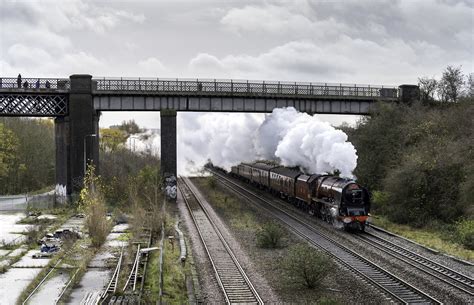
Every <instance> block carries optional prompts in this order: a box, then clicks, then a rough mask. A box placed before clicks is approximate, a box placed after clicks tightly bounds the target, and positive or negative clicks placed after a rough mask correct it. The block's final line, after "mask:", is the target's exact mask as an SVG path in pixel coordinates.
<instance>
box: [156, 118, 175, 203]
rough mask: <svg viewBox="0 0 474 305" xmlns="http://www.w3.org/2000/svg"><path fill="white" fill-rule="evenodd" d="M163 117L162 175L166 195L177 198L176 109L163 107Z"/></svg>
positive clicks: (173, 198) (172, 198)
mask: <svg viewBox="0 0 474 305" xmlns="http://www.w3.org/2000/svg"><path fill="white" fill-rule="evenodd" d="M160 118H161V177H162V178H163V179H164V183H165V187H166V196H167V197H168V199H171V200H176V178H177V165H176V153H177V150H176V110H172V109H163V110H161V111H160Z"/></svg>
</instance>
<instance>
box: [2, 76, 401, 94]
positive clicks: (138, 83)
mask: <svg viewBox="0 0 474 305" xmlns="http://www.w3.org/2000/svg"><path fill="white" fill-rule="evenodd" d="M93 82H94V84H93V86H94V91H96V92H100V91H121V92H131V93H140V92H144V93H145V92H147V93H153V92H169V93H183V94H186V93H195V94H235V95H238V94H241V95H251V96H259V95H263V96H267V95H286V96H295V95H296V96H334V97H380V98H392V99H393V98H398V94H399V92H398V88H397V87H392V86H371V85H356V84H354V85H352V84H351V85H350V84H325V83H297V82H294V83H292V82H267V81H246V80H215V79H214V80H211V79H159V78H157V79H141V78H138V79H122V78H120V79H114V78H94V79H93ZM70 88H71V85H70V80H69V79H67V78H22V79H21V80H18V79H17V78H13V77H8V78H0V90H2V89H6V90H9V91H11V90H15V91H17V90H25V91H36V90H38V91H39V92H41V91H45V92H48V91H68V90H70Z"/></svg>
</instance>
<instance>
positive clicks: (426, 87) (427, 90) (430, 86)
mask: <svg viewBox="0 0 474 305" xmlns="http://www.w3.org/2000/svg"><path fill="white" fill-rule="evenodd" d="M418 86H419V87H420V94H421V100H422V101H424V102H428V101H433V100H434V95H435V93H436V89H437V87H438V81H437V80H436V79H434V78H429V77H427V76H424V77H420V78H418Z"/></svg>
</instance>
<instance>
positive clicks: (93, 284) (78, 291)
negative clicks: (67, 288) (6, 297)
mask: <svg viewBox="0 0 474 305" xmlns="http://www.w3.org/2000/svg"><path fill="white" fill-rule="evenodd" d="M111 276H112V271H111V270H88V271H87V272H86V273H85V274H84V276H83V277H82V279H81V282H80V283H79V287H77V288H75V289H74V290H73V292H72V293H71V296H70V298H69V303H68V304H80V303H81V300H82V298H84V296H85V295H86V294H87V293H88V292H93V291H102V289H103V287H104V286H105V285H107V284H108V282H109V280H110V277H111ZM0 304H3V303H1V302H0Z"/></svg>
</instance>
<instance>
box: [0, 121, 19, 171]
mask: <svg viewBox="0 0 474 305" xmlns="http://www.w3.org/2000/svg"><path fill="white" fill-rule="evenodd" d="M17 151H18V139H17V138H16V137H15V134H14V133H13V132H12V131H11V130H10V129H8V128H6V127H5V126H4V125H3V124H2V123H0V179H1V178H5V177H7V176H8V173H9V172H10V170H11V167H12V164H13V160H14V159H15V158H16V155H17Z"/></svg>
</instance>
